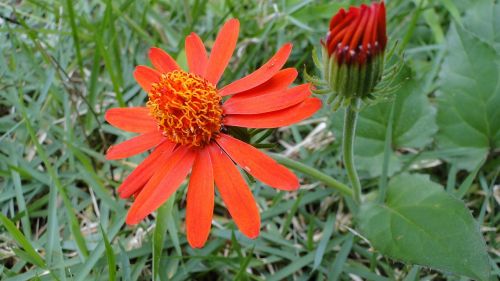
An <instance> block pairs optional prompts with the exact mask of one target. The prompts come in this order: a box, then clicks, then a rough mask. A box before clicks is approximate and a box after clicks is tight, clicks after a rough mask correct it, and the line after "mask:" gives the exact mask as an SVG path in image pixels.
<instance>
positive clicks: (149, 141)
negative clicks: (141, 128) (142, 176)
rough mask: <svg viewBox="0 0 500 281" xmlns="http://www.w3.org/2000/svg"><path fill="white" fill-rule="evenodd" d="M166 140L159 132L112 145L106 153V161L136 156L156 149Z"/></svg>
mask: <svg viewBox="0 0 500 281" xmlns="http://www.w3.org/2000/svg"><path fill="white" fill-rule="evenodd" d="M164 139H165V138H164V137H163V135H162V134H161V133H160V132H158V131H157V130H155V131H153V132H149V133H144V134H142V135H138V136H137V137H133V138H131V139H129V140H126V141H124V142H121V143H119V144H117V145H112V146H111V147H110V148H109V149H108V151H107V152H106V159H108V160H115V159H122V158H127V157H130V156H134V155H136V154H139V153H142V152H144V151H146V150H148V149H151V148H153V147H155V146H156V145H158V144H159V143H160V142H161V141H163V140H164Z"/></svg>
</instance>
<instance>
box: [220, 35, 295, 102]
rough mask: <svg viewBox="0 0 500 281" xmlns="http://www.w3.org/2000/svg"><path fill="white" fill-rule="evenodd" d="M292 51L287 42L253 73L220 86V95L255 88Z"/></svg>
mask: <svg viewBox="0 0 500 281" xmlns="http://www.w3.org/2000/svg"><path fill="white" fill-rule="evenodd" d="M291 52H292V44H291V43H287V44H285V45H283V47H281V49H280V50H279V51H278V52H277V53H276V54H275V55H274V56H273V57H272V58H271V59H270V60H269V61H268V62H266V63H265V64H264V65H262V66H261V67H260V68H259V69H257V70H256V71H254V72H253V73H251V74H249V75H247V76H245V77H243V78H241V79H239V80H236V81H234V82H233V83H231V84H229V85H227V86H226V87H224V88H222V90H221V91H220V95H221V96H226V95H232V94H236V93H240V92H243V91H246V90H249V89H252V88H255V87H257V86H259V85H261V84H262V83H264V82H266V81H267V80H269V79H271V77H273V75H274V74H276V73H277V72H278V71H279V70H280V69H281V68H282V67H283V66H284V65H285V63H286V60H287V59H288V57H289V56H290V53H291Z"/></svg>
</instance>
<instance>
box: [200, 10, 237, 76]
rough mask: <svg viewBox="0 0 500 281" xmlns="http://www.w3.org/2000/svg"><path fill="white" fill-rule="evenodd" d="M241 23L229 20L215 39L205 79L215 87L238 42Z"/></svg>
mask: <svg viewBox="0 0 500 281" xmlns="http://www.w3.org/2000/svg"><path fill="white" fill-rule="evenodd" d="M239 30H240V22H239V21H238V20H237V19H230V20H228V21H227V22H226V23H225V24H224V26H223V27H222V29H221V30H220V32H219V34H218V35H217V38H216V39H215V43H214V47H213V48H212V52H211V53H210V58H209V59H208V64H207V69H206V70H205V75H203V77H205V79H207V80H208V81H209V82H211V83H212V84H214V85H217V82H219V79H220V77H221V76H222V73H224V70H225V69H226V67H227V65H228V63H229V60H230V59H231V56H232V55H233V52H234V49H235V48H236V42H237V41H238V33H239Z"/></svg>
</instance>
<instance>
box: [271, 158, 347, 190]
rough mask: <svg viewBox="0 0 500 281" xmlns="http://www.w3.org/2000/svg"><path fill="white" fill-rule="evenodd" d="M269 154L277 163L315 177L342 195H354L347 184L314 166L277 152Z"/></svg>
mask: <svg viewBox="0 0 500 281" xmlns="http://www.w3.org/2000/svg"><path fill="white" fill-rule="evenodd" d="M270 155H271V156H272V157H273V158H274V159H275V160H276V161H278V163H280V164H283V165H285V166H287V167H288V168H290V169H292V170H295V171H298V172H301V173H303V174H305V175H308V176H310V177H311V178H314V179H317V180H319V181H321V182H323V183H324V184H326V185H327V186H329V187H332V188H334V189H336V190H338V191H339V192H340V193H342V194H343V195H344V196H348V197H353V195H354V193H353V191H352V189H351V188H349V186H347V185H345V184H343V183H341V182H339V181H338V180H336V179H334V178H332V177H330V176H328V175H326V174H324V173H322V172H320V171H318V170H316V169H314V168H311V167H309V166H307V165H304V164H302V163H300V162H298V161H295V160H292V159H289V158H287V157H283V156H281V155H279V154H275V153H270Z"/></svg>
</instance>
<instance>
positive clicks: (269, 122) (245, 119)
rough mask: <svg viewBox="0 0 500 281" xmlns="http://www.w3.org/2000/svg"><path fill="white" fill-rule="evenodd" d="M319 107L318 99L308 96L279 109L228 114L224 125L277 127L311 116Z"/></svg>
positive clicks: (319, 101)
mask: <svg viewBox="0 0 500 281" xmlns="http://www.w3.org/2000/svg"><path fill="white" fill-rule="evenodd" d="M320 108H321V100H320V99H318V98H308V99H306V100H305V101H303V102H301V103H299V104H297V105H294V106H292V107H289V108H285V109H282V110H279V111H274V112H268V113H262V114H253V115H246V114H238V115H228V116H226V117H225V118H224V125H227V126H238V127H247V128H277V127H282V126H289V125H292V124H294V123H297V122H299V121H302V120H304V119H306V118H308V117H310V116H312V115H313V114H314V113H315V112H316V111H318V110H319V109H320Z"/></svg>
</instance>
